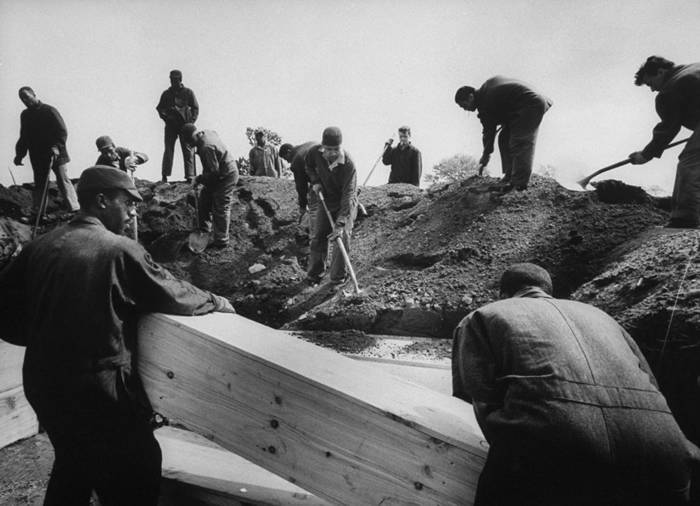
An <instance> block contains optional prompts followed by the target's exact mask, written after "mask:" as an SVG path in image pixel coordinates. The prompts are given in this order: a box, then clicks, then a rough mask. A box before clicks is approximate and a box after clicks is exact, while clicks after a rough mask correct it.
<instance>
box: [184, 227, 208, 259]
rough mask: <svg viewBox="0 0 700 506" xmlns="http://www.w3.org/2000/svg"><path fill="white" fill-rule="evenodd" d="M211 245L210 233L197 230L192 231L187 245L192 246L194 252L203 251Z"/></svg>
mask: <svg viewBox="0 0 700 506" xmlns="http://www.w3.org/2000/svg"><path fill="white" fill-rule="evenodd" d="M208 245H209V233H208V232H203V231H201V230H197V231H195V232H190V236H189V238H188V239H187V246H188V247H189V248H190V251H191V252H192V253H197V254H199V253H201V252H202V251H204V250H205V249H207V246H208Z"/></svg>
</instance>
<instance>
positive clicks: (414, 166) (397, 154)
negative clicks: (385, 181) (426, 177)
mask: <svg viewBox="0 0 700 506" xmlns="http://www.w3.org/2000/svg"><path fill="white" fill-rule="evenodd" d="M382 163H383V164H384V165H391V173H389V184H391V183H408V184H412V185H415V186H420V176H421V172H422V170H423V161H422V159H421V154H420V151H419V150H418V148H416V147H415V146H414V145H413V144H410V143H409V144H408V146H406V147H405V148H401V144H399V145H397V146H396V147H395V148H392V147H388V148H387V149H386V151H384V154H383V155H382Z"/></svg>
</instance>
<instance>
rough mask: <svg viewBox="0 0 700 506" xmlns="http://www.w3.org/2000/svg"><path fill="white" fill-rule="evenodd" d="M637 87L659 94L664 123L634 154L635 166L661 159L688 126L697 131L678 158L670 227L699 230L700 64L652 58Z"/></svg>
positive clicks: (658, 106)
mask: <svg viewBox="0 0 700 506" xmlns="http://www.w3.org/2000/svg"><path fill="white" fill-rule="evenodd" d="M634 84H636V85H637V86H642V85H646V86H649V88H650V89H651V91H653V92H658V95H656V112H657V113H658V114H659V117H660V118H661V121H660V122H659V123H658V124H657V125H656V126H655V127H654V135H653V138H652V140H651V142H649V144H647V146H646V147H645V148H644V149H643V150H641V151H635V152H634V153H632V154H630V156H629V161H630V162H631V163H632V164H634V165H641V164H644V163H647V162H648V161H649V160H651V159H652V158H660V157H661V153H662V152H663V151H664V149H666V148H667V147H668V145H669V143H670V142H671V141H672V140H673V138H674V137H675V136H676V135H677V134H678V132H679V131H680V129H681V127H682V126H684V127H686V128H688V129H690V130H692V131H693V134H692V135H691V136H690V139H689V140H688V144H687V145H686V147H685V148H684V149H683V151H682V152H681V154H680V156H679V157H678V168H677V169H676V181H675V184H674V185H673V196H672V197H671V206H672V208H671V219H670V220H669V222H668V224H667V225H666V226H667V227H671V228H697V226H698V225H699V224H700V129H699V128H698V123H700V63H691V64H689V65H676V64H675V63H673V62H672V61H669V60H667V59H666V58H662V57H660V56H650V57H649V58H647V60H646V61H645V62H644V64H643V65H642V66H641V67H640V68H639V70H638V71H637V73H636V74H635V76H634Z"/></svg>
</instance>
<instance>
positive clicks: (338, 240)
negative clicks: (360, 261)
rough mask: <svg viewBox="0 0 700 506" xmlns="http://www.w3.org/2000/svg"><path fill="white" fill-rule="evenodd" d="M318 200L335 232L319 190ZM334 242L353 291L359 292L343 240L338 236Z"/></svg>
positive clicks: (331, 218)
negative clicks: (353, 288)
mask: <svg viewBox="0 0 700 506" xmlns="http://www.w3.org/2000/svg"><path fill="white" fill-rule="evenodd" d="M318 200H320V201H321V205H322V206H323V210H324V211H326V216H328V222H329V223H330V224H331V228H332V229H333V232H335V224H334V223H333V216H332V215H331V212H330V211H329V210H328V206H327V205H326V199H324V198H323V192H321V191H319V192H318ZM335 241H336V244H337V246H338V249H339V250H340V254H341V255H342V256H343V261H345V266H346V267H347V268H348V272H349V273H350V278H351V279H352V283H353V285H355V293H360V285H358V284H357V277H356V276H355V270H354V269H353V268H352V264H351V263H350V256H349V255H348V252H347V250H346V249H345V244H343V240H342V239H341V238H340V237H336V238H335Z"/></svg>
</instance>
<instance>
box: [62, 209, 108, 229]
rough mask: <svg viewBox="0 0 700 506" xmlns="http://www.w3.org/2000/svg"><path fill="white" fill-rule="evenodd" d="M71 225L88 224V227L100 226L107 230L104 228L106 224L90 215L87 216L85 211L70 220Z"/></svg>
mask: <svg viewBox="0 0 700 506" xmlns="http://www.w3.org/2000/svg"><path fill="white" fill-rule="evenodd" d="M70 223H71V224H76V225H80V224H88V225H98V226H100V227H103V228H106V227H105V226H104V223H102V222H101V221H100V219H99V218H97V217H96V216H90V215H89V214H85V213H84V212H83V211H80V212H79V213H78V214H76V215H75V217H74V218H73V219H72V220H70Z"/></svg>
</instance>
